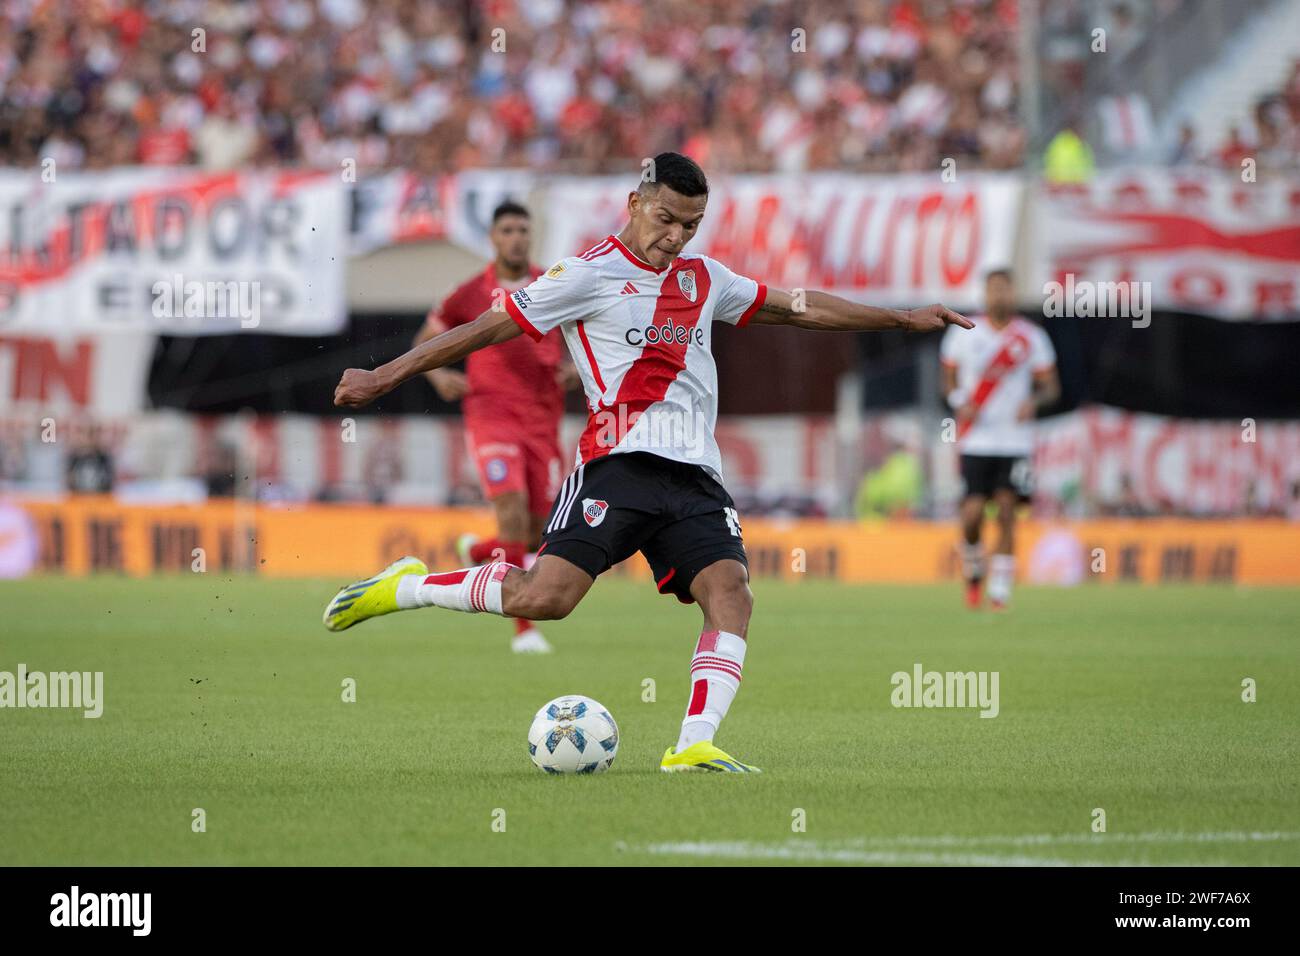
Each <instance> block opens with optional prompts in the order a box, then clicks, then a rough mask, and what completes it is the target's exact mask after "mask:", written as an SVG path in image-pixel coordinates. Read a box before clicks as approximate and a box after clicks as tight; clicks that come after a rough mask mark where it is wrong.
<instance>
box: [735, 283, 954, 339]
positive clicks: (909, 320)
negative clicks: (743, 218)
mask: <svg viewBox="0 0 1300 956" xmlns="http://www.w3.org/2000/svg"><path fill="white" fill-rule="evenodd" d="M753 321H754V322H756V323H758V324H759V325H793V326H796V327H797V328H801V329H817V330H820V331H824V332H875V331H881V330H884V329H902V330H904V331H906V332H939V331H942V330H943V329H944V328H946V327H947V326H949V325H959V326H961V327H962V328H963V329H969V328H973V327H974V326H973V325H972V324H971V322H970V320H969V319H967V318H966V317H965V316H962V315H958V314H957V313H956V312H954V311H952V309H949V308H947V307H945V306H942V305H927V306H923V307H921V308H919V309H910V310H902V309H881V308H877V307H875V306H870V305H859V304H858V303H856V302H850V301H849V300H848V299H841V298H840V297H839V296H837V295H831V294H830V293H829V292H818V291H816V290H813V291H810V292H802V293H800V294H799V295H797V296H796V295H795V294H794V293H791V292H786V291H785V290H784V289H772V288H769V289H768V290H767V298H766V299H765V300H764V301H763V304H762V305H761V306H759V307H758V311H757V312H755V313H754V318H753Z"/></svg>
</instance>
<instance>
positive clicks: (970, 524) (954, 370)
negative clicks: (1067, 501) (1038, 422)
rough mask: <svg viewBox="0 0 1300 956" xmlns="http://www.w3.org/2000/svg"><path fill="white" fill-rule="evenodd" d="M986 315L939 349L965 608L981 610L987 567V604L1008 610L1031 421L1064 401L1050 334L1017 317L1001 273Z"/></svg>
mask: <svg viewBox="0 0 1300 956" xmlns="http://www.w3.org/2000/svg"><path fill="white" fill-rule="evenodd" d="M984 308H985V310H986V311H985V314H984V315H980V316H975V317H974V322H975V328H974V329H972V330H971V331H969V332H963V334H961V335H954V334H953V332H952V329H949V330H948V331H947V332H946V333H945V334H944V337H943V341H942V342H941V343H940V346H939V357H940V360H941V362H942V364H943V389H944V394H945V396H946V397H947V400H948V404H949V406H950V407H951V408H952V410H953V411H954V412H955V413H956V415H957V443H958V447H959V448H960V449H961V477H962V481H963V483H964V484H965V486H966V489H965V497H964V498H963V499H962V503H961V530H962V542H961V563H962V577H963V578H965V580H966V603H967V605H968V606H969V607H971V608H977V607H979V606H980V601H981V595H980V589H981V586H982V585H983V582H984V578H985V566H986V564H987V565H988V596H989V603H990V604H991V605H992V607H993V608H995V609H1002V608H1005V607H1006V605H1007V602H1008V601H1010V600H1011V584H1012V582H1013V581H1014V580H1015V576H1016V557H1015V525H1016V507H1017V505H1019V504H1020V502H1021V501H1022V500H1024V499H1028V497H1029V494H1030V491H1031V486H1030V481H1031V476H1030V471H1029V459H1030V456H1031V455H1032V454H1033V450H1034V431H1033V425H1032V423H1033V420H1034V418H1035V417H1036V416H1037V414H1038V412H1039V410H1040V409H1042V408H1044V407H1045V406H1047V405H1051V404H1052V403H1053V402H1055V401H1056V399H1057V397H1058V396H1059V395H1060V394H1061V383H1060V379H1059V378H1058V377H1057V374H1056V352H1055V351H1054V350H1053V348H1052V340H1051V339H1050V338H1048V337H1047V333H1046V332H1044V331H1043V330H1042V328H1040V327H1039V326H1037V325H1034V323H1032V322H1030V321H1029V320H1028V319H1026V318H1023V317H1022V316H1018V315H1016V314H1015V308H1016V289H1015V284H1014V283H1013V282H1012V281H1011V273H1010V272H1008V271H1007V270H1005V269H997V270H994V271H993V272H990V273H989V274H988V276H987V277H986V278H985V284H984ZM990 499H992V501H993V502H994V504H996V505H997V512H998V540H997V545H996V547H995V549H994V553H993V559H992V560H991V561H987V562H986V560H985V555H984V546H983V544H982V543H981V541H980V533H981V531H982V530H983V525H984V509H985V506H986V505H987V504H988V502H989V500H990Z"/></svg>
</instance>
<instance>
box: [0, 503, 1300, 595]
mask: <svg viewBox="0 0 1300 956" xmlns="http://www.w3.org/2000/svg"><path fill="white" fill-rule="evenodd" d="M492 527H493V521H492V516H491V514H490V513H489V512H487V511H483V510H465V509H447V508H443V509H423V508H380V507H371V506H353V505H329V504H310V505H300V506H288V507H285V506H274V507H273V506H261V507H254V506H252V505H250V504H245V503H241V502H232V501H228V500H223V501H214V502H209V503H206V504H199V505H166V506H145V505H123V504H120V503H117V502H115V501H114V500H113V499H111V498H97V497H86V498H68V499H64V500H61V501H22V502H18V501H14V500H12V499H11V500H9V501H7V502H3V503H0V532H2V533H0V574H7V575H8V576H14V575H15V573H19V574H20V573H23V570H24V567H23V561H24V558H25V557H26V559H27V570H30V572H32V573H41V572H45V573H65V574H73V575H79V574H88V573H95V572H108V573H125V574H129V575H134V576H145V575H151V574H158V573H166V572H190V571H193V570H197V569H198V566H199V563H200V562H201V564H202V566H203V568H204V569H205V570H223V571H246V572H250V573H254V574H258V575H263V576H266V577H326V578H337V579H340V580H348V579H351V578H356V577H360V576H364V575H366V574H369V573H371V572H373V571H374V570H375V569H376V568H379V567H382V566H383V565H385V564H387V563H388V562H389V561H391V560H393V558H395V557H399V556H401V555H403V554H415V555H418V556H420V557H422V558H424V559H425V560H426V561H427V562H428V564H429V566H430V567H434V568H452V567H455V566H457V563H458V561H457V558H456V554H455V541H456V538H457V536H459V535H460V534H462V533H463V532H465V531H476V532H481V533H485V534H486V533H489V532H491V530H492ZM744 536H745V544H746V549H747V551H748V553H749V558H750V567H751V570H752V573H753V574H754V576H755V577H780V578H786V579H791V580H797V579H801V578H804V577H814V578H830V579H835V580H841V581H848V582H881V583H925V582H934V581H944V580H950V579H953V578H955V577H956V575H957V559H956V552H955V550H954V547H953V545H954V541H955V538H956V532H955V528H954V527H953V526H951V525H949V524H933V523H925V522H881V523H870V524H868V523H858V522H852V521H776V520H770V519H758V518H751V519H748V520H746V521H745V522H744ZM1018 537H1019V542H1018V549H1017V550H1018V554H1019V574H1020V577H1021V579H1022V580H1025V581H1027V582H1030V583H1044V584H1065V585H1068V584H1077V583H1085V582H1094V581H1100V582H1106V581H1136V582H1144V583H1159V582H1170V581H1197V582H1200V581H1235V582H1239V583H1245V584H1300V524H1295V523H1289V522H1286V521H1283V520H1280V519H1253V520H1241V521H1189V520H1182V519H1163V518H1162V519H1147V520H1141V521H1137V520H1105V521H1100V520H1099V521H1079V522H1038V521H1029V522H1025V523H1024V524H1023V525H1022V526H1021V527H1020V529H1019V532H1018ZM15 569H17V570H16V571H15ZM621 571H622V572H623V573H629V574H634V575H636V574H642V573H644V574H646V575H648V574H649V572H648V570H647V569H646V567H645V565H644V563H643V562H642V561H641V560H640V559H639V558H637V559H634V560H633V561H632V562H628V566H627V567H626V568H623V569H621Z"/></svg>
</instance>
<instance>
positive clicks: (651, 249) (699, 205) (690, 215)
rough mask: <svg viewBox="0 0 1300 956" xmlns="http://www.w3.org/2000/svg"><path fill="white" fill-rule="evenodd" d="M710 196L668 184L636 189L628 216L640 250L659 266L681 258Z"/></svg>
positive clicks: (698, 225) (693, 235)
mask: <svg viewBox="0 0 1300 956" xmlns="http://www.w3.org/2000/svg"><path fill="white" fill-rule="evenodd" d="M708 201H709V197H708V196H707V195H704V196H683V195H682V194H681V193H678V192H673V190H671V189H669V188H668V187H667V186H660V187H659V188H658V189H654V190H649V191H647V192H644V193H643V192H635V193H633V194H632V195H631V197H629V199H628V207H627V211H628V216H629V218H630V219H631V224H632V230H633V232H634V233H635V234H636V240H637V242H638V244H639V245H640V247H641V248H640V249H638V250H636V251H638V252H639V253H640V254H641V255H642V256H643V257H644V258H645V261H646V262H648V263H650V265H652V266H654V267H655V268H656V269H665V268H667V267H668V266H669V264H671V263H672V261H673V260H674V259H676V258H677V254H678V253H679V252H681V251H682V249H683V248H684V247H685V245H686V243H688V242H690V241H691V239H693V238H694V237H695V231H696V230H697V229H699V227H700V220H701V219H703V218H704V207H705V205H706V204H707V203H708Z"/></svg>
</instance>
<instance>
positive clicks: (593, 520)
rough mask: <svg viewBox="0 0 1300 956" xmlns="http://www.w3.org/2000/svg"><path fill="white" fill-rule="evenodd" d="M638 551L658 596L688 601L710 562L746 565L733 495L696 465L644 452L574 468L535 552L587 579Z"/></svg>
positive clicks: (561, 491) (615, 456) (620, 454)
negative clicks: (560, 560)
mask: <svg viewBox="0 0 1300 956" xmlns="http://www.w3.org/2000/svg"><path fill="white" fill-rule="evenodd" d="M638 551H640V552H641V553H642V554H643V555H645V557H646V560H647V561H649V562H650V570H651V571H653V572H654V579H655V584H656V586H657V587H658V588H659V593H660V594H674V595H676V596H677V599H678V600H679V601H681V602H682V603H684V604H690V603H691V602H692V601H693V600H694V598H692V597H691V582H692V581H694V580H695V575H697V574H699V573H700V572H701V571H703V570H704V569H705V568H707V567H708V566H709V565H710V564H713V563H714V562H715V561H721V560H725V559H728V558H729V559H731V560H734V561H739V562H740V563H741V564H743V565H745V566H746V567H749V562H748V560H747V559H746V557H745V543H744V541H743V540H742V539H741V536H740V521H739V519H738V518H737V516H736V506H735V502H733V501H732V500H731V495H729V494H727V490H726V489H725V488H723V487H722V485H721V484H719V483H718V481H717V480H716V479H714V478H713V476H712V475H710V474H709V473H708V472H707V471H705V470H704V469H703V468H701V467H700V466H699V465H688V464H686V463H684V462H678V461H671V460H670V459H667V458H661V457H659V456H658V455H652V454H649V453H647V452H627V453H619V454H612V455H606V456H605V457H603V458H597V459H596V460H595V461H591V462H588V463H586V464H584V465H579V466H578V467H577V468H576V469H575V470H574V472H573V473H572V474H571V475H569V477H568V478H567V479H566V480H565V482H564V485H563V486H562V487H561V488H560V493H559V495H558V496H557V497H556V499H555V505H554V506H553V507H552V508H551V515H550V518H549V519H548V520H547V523H546V530H545V531H544V532H543V534H542V545H541V547H540V548H538V550H537V553H538V555H543V554H553V555H555V556H556V557H560V558H564V559H565V560H566V561H568V562H569V563H571V564H576V565H577V566H578V567H580V568H582V570H584V571H586V572H587V573H588V574H590V575H591V576H592V577H593V578H594V577H597V576H598V575H600V574H602V573H604V572H605V571H608V570H609V569H610V568H611V567H613V566H614V565H616V564H618V563H619V562H620V561H624V560H626V559H627V558H630V557H631V556H632V555H633V554H635V553H636V552H638Z"/></svg>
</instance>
